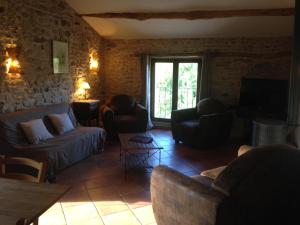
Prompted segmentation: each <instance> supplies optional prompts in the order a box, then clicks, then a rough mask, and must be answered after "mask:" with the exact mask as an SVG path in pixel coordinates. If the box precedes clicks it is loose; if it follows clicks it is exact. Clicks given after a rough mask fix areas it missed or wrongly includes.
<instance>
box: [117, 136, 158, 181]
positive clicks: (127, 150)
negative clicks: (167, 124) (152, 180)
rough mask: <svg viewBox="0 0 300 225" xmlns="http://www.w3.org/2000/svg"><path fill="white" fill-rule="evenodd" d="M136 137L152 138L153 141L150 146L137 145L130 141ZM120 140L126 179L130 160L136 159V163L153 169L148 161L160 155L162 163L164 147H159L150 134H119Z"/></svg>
mask: <svg viewBox="0 0 300 225" xmlns="http://www.w3.org/2000/svg"><path fill="white" fill-rule="evenodd" d="M136 135H143V136H147V137H152V138H153V141H152V142H151V143H149V144H144V143H137V142H133V141H130V139H131V138H132V137H134V136H136ZM118 136H119V140H120V160H121V161H122V159H123V165H124V169H125V177H126V175H127V170H128V169H129V162H130V161H129V160H130V159H136V163H137V164H139V165H141V166H142V167H144V168H153V166H151V165H149V162H148V160H149V159H150V158H151V157H153V156H154V155H156V154H158V161H159V164H160V161H161V150H162V149H163V147H161V146H159V145H158V144H157V143H156V141H155V138H154V137H153V135H152V134H151V133H150V132H145V133H119V134H118Z"/></svg>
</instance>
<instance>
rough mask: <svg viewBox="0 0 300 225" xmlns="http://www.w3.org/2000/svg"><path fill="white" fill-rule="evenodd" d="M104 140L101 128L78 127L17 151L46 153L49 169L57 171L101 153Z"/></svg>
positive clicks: (103, 132) (20, 147)
mask: <svg viewBox="0 0 300 225" xmlns="http://www.w3.org/2000/svg"><path fill="white" fill-rule="evenodd" d="M104 140H105V131H104V130H103V129H102V128H98V127H81V126H79V127H77V128H76V129H74V130H72V131H70V132H67V133H65V134H62V135H59V136H56V137H55V138H53V139H49V140H47V141H45V142H43V143H39V144H37V145H29V146H19V147H18V148H17V149H18V150H22V151H26V150H34V151H43V152H47V155H48V158H49V166H50V167H51V168H50V169H51V170H54V171H57V170H61V169H64V168H66V167H68V166H70V165H72V164H74V163H76V162H78V161H80V160H82V159H84V158H86V157H88V156H90V155H91V154H92V153H97V152H100V151H102V150H103V146H104Z"/></svg>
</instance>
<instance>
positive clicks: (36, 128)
mask: <svg viewBox="0 0 300 225" xmlns="http://www.w3.org/2000/svg"><path fill="white" fill-rule="evenodd" d="M20 126H21V127H22V130H23V131H24V133H25V136H26V138H27V140H28V141H29V143H30V144H38V143H39V142H40V141H45V140H48V139H50V138H53V136H52V134H50V133H49V131H48V130H47V128H46V127H45V124H44V122H43V121H42V120H41V119H35V120H30V121H27V122H22V123H20Z"/></svg>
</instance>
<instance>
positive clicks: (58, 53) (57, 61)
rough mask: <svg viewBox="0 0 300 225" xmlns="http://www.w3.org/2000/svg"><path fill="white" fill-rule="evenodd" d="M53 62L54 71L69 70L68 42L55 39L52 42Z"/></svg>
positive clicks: (64, 71)
mask: <svg viewBox="0 0 300 225" xmlns="http://www.w3.org/2000/svg"><path fill="white" fill-rule="evenodd" d="M52 51H53V52H52V63H53V73H54V74H60V73H68V72H69V46H68V42H62V41H53V42H52Z"/></svg>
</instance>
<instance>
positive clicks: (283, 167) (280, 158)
mask: <svg viewBox="0 0 300 225" xmlns="http://www.w3.org/2000/svg"><path fill="white" fill-rule="evenodd" d="M297 160H299V161H298V164H297V163H296V162H297ZM288 162H289V163H288ZM299 162H300V153H299V150H297V149H295V148H292V147H289V146H288V145H269V146H262V147H258V148H254V149H252V150H251V151H248V152H247V153H245V154H243V155H241V156H239V157H238V158H237V159H235V160H234V161H232V162H231V163H230V164H229V165H228V166H227V167H226V168H225V169H224V170H223V171H222V172H221V173H220V174H219V176H218V177H217V178H216V179H215V182H214V187H216V188H217V189H218V190H223V191H222V192H226V193H232V192H233V191H236V190H238V189H240V190H242V189H243V188H246V187H247V188H246V189H245V190H251V189H252V190H256V189H257V188H258V187H257V184H260V185H262V184H265V186H264V187H269V188H270V189H272V187H271V186H272V182H274V181H276V179H277V174H276V173H274V170H278V171H280V173H283V172H284V173H286V174H285V175H282V176H286V178H288V177H289V170H291V171H293V173H296V172H299V173H300V164H299Z"/></svg>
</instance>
